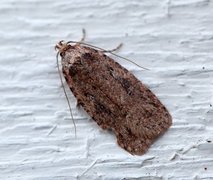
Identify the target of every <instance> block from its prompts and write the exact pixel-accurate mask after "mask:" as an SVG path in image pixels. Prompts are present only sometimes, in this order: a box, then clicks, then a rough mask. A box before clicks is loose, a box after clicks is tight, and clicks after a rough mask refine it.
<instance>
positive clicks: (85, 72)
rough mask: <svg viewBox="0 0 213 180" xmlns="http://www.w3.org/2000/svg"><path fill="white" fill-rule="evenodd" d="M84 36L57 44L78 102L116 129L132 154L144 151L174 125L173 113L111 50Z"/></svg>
mask: <svg viewBox="0 0 213 180" xmlns="http://www.w3.org/2000/svg"><path fill="white" fill-rule="evenodd" d="M84 37H85V36H84ZM84 37H83V38H82V40H81V41H79V42H75V41H69V42H64V41H60V42H59V43H58V44H57V45H56V47H55V48H56V49H57V50H58V55H60V56H61V63H62V72H63V75H64V78H65V79H66V82H67V84H68V86H69V88H70V90H71V91H72V92H73V94H74V96H75V97H76V98H77V105H78V106H82V107H83V108H84V110H85V111H86V112H87V113H88V114H89V116H90V117H91V118H92V119H93V120H95V121H96V123H97V124H98V125H99V126H100V127H101V128H102V129H105V130H112V131H113V132H114V134H115V135H116V137H117V143H118V145H119V146H120V147H122V148H123V149H125V150H126V151H128V152H129V153H131V154H132V155H142V154H144V153H145V152H146V151H147V150H148V148H149V147H150V146H151V144H152V143H153V142H154V141H155V140H156V139H157V138H158V137H159V136H160V135H161V134H163V133H164V132H165V131H166V130H167V129H168V128H169V127H170V126H171V124H172V117H171V115H170V114H169V112H168V110H167V109H166V107H165V106H164V105H163V104H162V103H161V102H160V100H159V99H158V98H157V97H156V96H155V94H153V93H152V91H151V90H150V89H149V88H147V87H146V86H145V85H144V84H143V83H142V82H140V81H139V80H138V79H137V78H136V77H135V76H134V75H133V74H132V73H131V72H130V71H128V70H127V69H125V68H124V67H122V66H121V65H120V64H119V63H117V62H116V61H115V60H114V59H112V58H111V57H109V56H108V55H106V53H107V51H104V50H103V49H101V48H97V47H95V46H92V45H88V44H86V43H84V42H83V40H84ZM115 50H116V49H114V50H112V51H110V52H113V51H115Z"/></svg>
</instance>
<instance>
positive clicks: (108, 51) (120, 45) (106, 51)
mask: <svg viewBox="0 0 213 180" xmlns="http://www.w3.org/2000/svg"><path fill="white" fill-rule="evenodd" d="M122 46H123V43H120V44H119V45H118V46H117V47H116V48H114V49H111V50H103V51H102V52H104V53H111V52H115V51H118V50H119V49H120V48H121V47H122Z"/></svg>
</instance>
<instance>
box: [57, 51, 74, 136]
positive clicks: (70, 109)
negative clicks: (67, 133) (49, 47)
mask: <svg viewBox="0 0 213 180" xmlns="http://www.w3.org/2000/svg"><path fill="white" fill-rule="evenodd" d="M58 56H59V52H58V53H57V55H56V62H57V68H58V74H59V77H60V80H61V85H62V87H63V90H64V94H65V97H66V99H67V103H68V106H69V111H70V115H71V118H72V122H73V125H74V130H75V138H76V137H77V135H76V134H77V133H76V124H75V121H74V118H73V113H72V108H71V105H70V101H69V98H68V96H67V93H66V90H65V87H64V83H63V80H62V75H61V73H60V68H59V62H58Z"/></svg>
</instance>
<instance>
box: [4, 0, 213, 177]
mask: <svg viewBox="0 0 213 180" xmlns="http://www.w3.org/2000/svg"><path fill="white" fill-rule="evenodd" d="M83 27H84V28H86V30H87V32H88V36H87V42H89V43H92V44H94V45H97V46H100V47H104V48H106V49H111V48H114V47H115V46H116V45H118V44H119V43H120V42H123V43H124V44H125V46H124V47H123V48H122V50H121V51H120V52H118V53H119V54H120V55H122V56H125V57H128V58H131V59H133V60H134V61H135V62H136V63H139V64H140V65H142V66H144V67H147V68H149V69H150V71H142V70H141V69H140V68H138V67H136V66H134V65H133V64H130V63H128V62H125V61H123V60H118V61H119V62H120V63H121V64H122V65H123V66H125V67H126V68H127V69H129V70H131V71H132V72H133V73H134V74H135V75H136V76H137V77H138V78H139V79H140V80H141V81H143V82H144V83H145V84H146V85H147V86H148V87H150V89H151V90H152V91H153V92H154V93H155V94H156V95H157V96H158V97H159V98H160V99H161V101H162V102H163V103H164V104H165V105H166V107H167V108H168V109H169V111H170V112H171V114H172V116H173V121H174V122H173V126H172V127H171V128H170V130H169V131H168V132H167V133H166V134H165V135H164V136H163V137H161V138H160V139H159V140H158V141H157V142H156V143H155V144H154V145H153V146H152V147H151V148H150V150H149V151H148V152H147V153H146V154H145V155H144V156H141V157H140V156H131V155H130V154H128V153H127V152H125V151H124V150H123V149H121V148H120V147H118V146H117V144H116V139H115V137H114V136H113V135H112V134H110V133H109V132H105V131H103V130H101V129H100V128H99V127H98V126H97V125H96V124H95V123H94V122H93V121H92V120H91V119H90V118H89V117H88V116H87V115H86V114H85V113H83V112H82V110H79V109H77V108H76V101H75V98H74V97H73V96H72V94H71V93H69V96H70V101H71V103H72V109H73V111H74V118H75V122H76V124H77V138H76V139H75V137H74V128H73V124H72V121H71V119H70V115H69V111H68V106H67V102H66V100H65V98H64V93H63V90H62V88H61V84H60V80H59V76H58V73H57V69H56V60H55V55H56V52H55V51H54V45H55V44H56V42H58V41H59V40H61V39H65V40H79V39H80V38H81V28H83ZM0 40H1V41H0V42H1V43H0V83H1V85H0V92H1V98H0V179H1V180H5V179H10V180H16V179H18V180H19V179H21V180H25V179H26V180H56V179H57V180H58V179H59V180H61V179H62V180H67V179H68V180H70V179H71V180H72V179H76V178H77V177H78V178H79V179H104V180H117V179H125V178H126V179H137V180H138V179H154V180H155V179H156V180H158V179H172V180H182V179H183V180H186V179H187V180H188V179H205V180H207V179H208V180H209V179H213V1H212V0H170V1H169V0H162V1H159V0H133V1H124V0H117V1H114V0H108V1H102V0H93V1H88V0H79V1H74V0H73V1H69V0H60V1H52V0H19V1H16V0H1V2H0ZM211 105H212V106H211ZM208 141H209V142H208ZM210 141H211V142H210ZM205 168H206V170H205Z"/></svg>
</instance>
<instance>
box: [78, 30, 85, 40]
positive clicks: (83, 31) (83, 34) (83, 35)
mask: <svg viewBox="0 0 213 180" xmlns="http://www.w3.org/2000/svg"><path fill="white" fill-rule="evenodd" d="M85 38H86V30H85V29H84V28H83V29H82V38H81V40H80V41H79V42H84V40H85Z"/></svg>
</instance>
